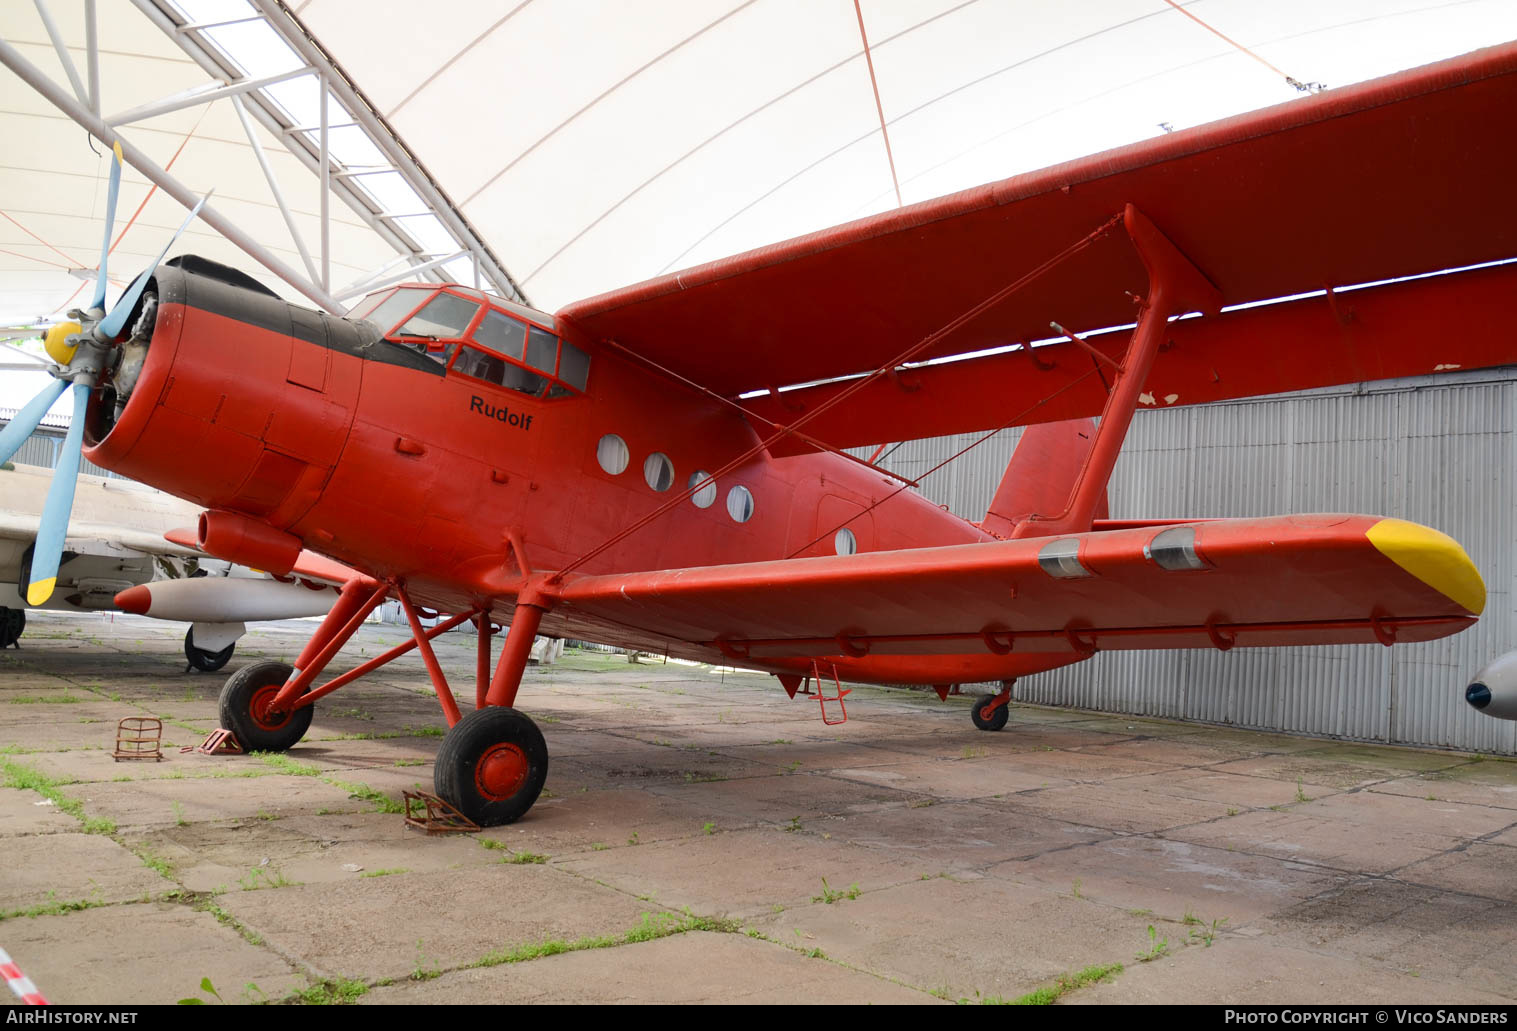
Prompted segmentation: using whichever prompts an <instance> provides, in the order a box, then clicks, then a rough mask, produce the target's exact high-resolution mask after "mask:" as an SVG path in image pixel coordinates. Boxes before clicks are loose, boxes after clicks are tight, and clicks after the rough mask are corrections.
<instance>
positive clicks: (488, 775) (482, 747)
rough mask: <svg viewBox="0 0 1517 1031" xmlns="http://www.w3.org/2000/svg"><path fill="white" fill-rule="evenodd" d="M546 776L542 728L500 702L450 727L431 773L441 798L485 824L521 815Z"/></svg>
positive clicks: (482, 824)
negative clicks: (487, 760)
mask: <svg viewBox="0 0 1517 1031" xmlns="http://www.w3.org/2000/svg"><path fill="white" fill-rule="evenodd" d="M487 758H488V759H491V761H490V762H489V763H488V764H485V760H486V759H487ZM547 779H548V744H547V742H545V741H544V740H543V734H542V731H540V730H538V729H537V724H535V723H533V722H532V720H531V719H530V718H528V717H527V716H526V715H524V714H522V713H520V712H517V711H516V710H515V709H509V708H506V707H505V706H499V705H492V706H489V707H487V708H484V709H476V710H474V711H473V712H471V713H468V714H466V715H465V716H464V718H463V719H461V720H459V721H458V723H457V724H456V725H455V726H454V727H453V729H452V730H450V731H448V734H447V736H446V737H444V738H443V739H442V747H441V748H439V749H438V750H437V765H436V766H435V767H434V768H433V773H432V784H433V788H434V790H436V792H437V795H438V797H439V798H441V799H443V801H445V802H447V803H448V804H450V805H452V806H453V807H454V808H455V809H457V810H458V811H459V812H461V813H463V814H464V815H465V816H467V817H468V818H469V819H471V820H473V821H474V822H475V823H477V824H479V825H480V826H481V827H497V826H499V825H500V824H503V823H512V822H514V821H516V820H519V819H521V817H522V816H523V815H524V814H525V813H526V812H527V810H528V809H531V808H532V803H534V802H536V801H537V796H538V795H539V794H541V792H542V790H543V783H544V782H545V781H546V780H547Z"/></svg>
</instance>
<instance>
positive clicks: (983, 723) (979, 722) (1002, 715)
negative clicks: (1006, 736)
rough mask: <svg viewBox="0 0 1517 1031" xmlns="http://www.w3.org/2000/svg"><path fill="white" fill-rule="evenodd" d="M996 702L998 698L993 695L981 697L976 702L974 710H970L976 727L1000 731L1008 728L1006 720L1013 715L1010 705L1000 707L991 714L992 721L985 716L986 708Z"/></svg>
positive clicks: (970, 715)
mask: <svg viewBox="0 0 1517 1031" xmlns="http://www.w3.org/2000/svg"><path fill="white" fill-rule="evenodd" d="M995 700H996V696H995V695H993V694H987V695H981V696H980V697H978V698H976V699H975V700H974V708H972V709H970V710H969V718H970V719H972V720H974V725H975V726H976V727H979V728H980V729H981V730H1000V729H1001V728H1002V727H1004V726H1006V718H1007V717H1008V716H1009V715H1010V714H1011V713H1010V711H1009V710H1010V709H1011V706H1010V705H1001V706H998V707H997V708H996V710H995V711H994V712H992V713H991V714H990V719H988V720H987V719H986V718H985V716H984V715H983V712H982V710H983V709H984V708H985V706H987V705H989V704H990V703H991V702H993V701H995Z"/></svg>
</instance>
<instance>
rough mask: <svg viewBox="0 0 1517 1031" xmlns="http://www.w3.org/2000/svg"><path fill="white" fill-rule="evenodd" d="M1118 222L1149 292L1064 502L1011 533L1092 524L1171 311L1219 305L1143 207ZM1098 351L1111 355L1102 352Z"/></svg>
mask: <svg viewBox="0 0 1517 1031" xmlns="http://www.w3.org/2000/svg"><path fill="white" fill-rule="evenodd" d="M1122 224H1123V226H1124V227H1125V228H1126V229H1127V235H1128V238H1129V239H1131V240H1132V243H1133V246H1134V247H1135V248H1136V249H1137V251H1138V256H1139V257H1140V258H1141V259H1142V260H1143V266H1144V267H1145V268H1146V269H1147V270H1148V296H1147V297H1146V298H1142V299H1141V300H1139V302H1138V303H1139V308H1140V309H1141V310H1140V313H1139V315H1138V324H1137V326H1136V327H1135V328H1134V329H1133V333H1132V338H1131V340H1130V341H1129V342H1128V345H1127V353H1126V355H1125V356H1124V357H1123V359H1122V361H1121V362H1120V363H1119V364H1117V368H1118V372H1117V374H1116V380H1115V382H1114V383H1113V385H1112V388H1111V391H1110V393H1109V394H1108V396H1107V398H1106V407H1105V409H1103V411H1102V412H1101V423H1100V426H1099V427H1098V428H1097V430H1096V439H1095V440H1094V441H1093V442H1092V444H1091V447H1090V450H1089V451H1088V452H1087V453H1086V456H1085V464H1084V466H1083V467H1082V468H1081V469H1080V474H1079V476H1078V477H1077V478H1076V479H1075V483H1074V486H1073V487H1072V488H1071V490H1070V493H1069V502H1068V504H1067V505H1066V506H1065V508H1064V511H1063V512H1061V513H1059V514H1058V515H1052V516H1042V515H1031V516H1028V517H1027V518H1026V519H1024V520H1022V521H1021V522H1020V523H1018V524H1017V527H1016V529H1015V530H1013V531H1012V537H1013V538H1022V537H1048V536H1054V535H1057V534H1063V533H1083V532H1085V531H1086V530H1089V529H1090V528H1091V525H1092V523H1093V520H1094V519H1095V514H1096V510H1097V508H1098V507H1099V505H1100V503H1101V499H1102V498H1103V497H1104V496H1105V493H1106V484H1107V482H1108V481H1109V480H1110V479H1111V472H1112V469H1113V468H1114V467H1115V466H1116V464H1117V453H1118V452H1119V451H1121V450H1122V441H1123V440H1124V439H1126V437H1127V428H1128V426H1129V425H1130V424H1131V423H1132V416H1133V412H1134V411H1136V410H1137V407H1138V395H1139V394H1140V393H1141V392H1142V391H1143V387H1144V384H1145V382H1146V381H1147V379H1148V372H1149V369H1151V368H1152V367H1153V360H1154V355H1155V354H1157V353H1158V350H1159V345H1160V343H1162V341H1163V338H1164V329H1165V326H1166V325H1167V324H1168V322H1169V317H1170V316H1171V315H1179V314H1183V313H1184V312H1188V311H1201V312H1203V313H1205V314H1208V315H1210V314H1215V313H1216V312H1217V311H1219V310H1220V309H1221V307H1222V295H1221V293H1220V292H1219V291H1218V290H1217V288H1216V286H1214V285H1213V284H1212V282H1211V281H1210V280H1209V279H1207V278H1206V276H1205V275H1203V274H1202V273H1201V271H1200V270H1199V269H1197V268H1196V266H1195V265H1194V264H1193V263H1192V262H1191V260H1190V259H1189V258H1187V257H1186V256H1185V255H1184V254H1182V253H1181V252H1180V250H1179V248H1177V247H1176V246H1175V245H1174V244H1173V243H1171V242H1170V240H1169V238H1168V237H1166V236H1165V235H1164V234H1163V233H1162V232H1160V231H1159V229H1158V227H1157V226H1155V225H1154V224H1153V223H1152V222H1150V221H1149V220H1148V218H1147V216H1145V215H1144V214H1143V213H1142V212H1141V211H1139V210H1138V209H1137V208H1136V207H1134V206H1133V205H1131V204H1129V205H1127V208H1126V210H1125V211H1124V212H1123V214H1122ZM1135 300H1138V299H1135ZM1070 335H1071V337H1072V336H1073V335H1072V334H1070ZM1077 342H1080V343H1083V341H1077ZM1092 350H1094V349H1093V348H1092ZM1102 357H1103V358H1104V359H1105V360H1106V361H1108V362H1111V361H1112V359H1111V358H1109V357H1107V356H1105V355H1102Z"/></svg>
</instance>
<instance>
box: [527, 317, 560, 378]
mask: <svg viewBox="0 0 1517 1031" xmlns="http://www.w3.org/2000/svg"><path fill="white" fill-rule="evenodd" d="M527 364H528V365H530V366H532V367H533V368H534V369H541V370H543V371H544V372H546V373H547V374H548V375H550V376H551V375H553V373H555V372H557V371H558V337H556V336H554V335H553V334H552V333H549V332H548V331H547V330H546V329H539V328H538V327H536V326H533V327H532V332H531V334H530V335H529V336H528V337H527Z"/></svg>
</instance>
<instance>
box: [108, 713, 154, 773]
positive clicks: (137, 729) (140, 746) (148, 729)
mask: <svg viewBox="0 0 1517 1031" xmlns="http://www.w3.org/2000/svg"><path fill="white" fill-rule="evenodd" d="M111 758H113V759H115V760H116V761H117V762H118V763H119V762H121V761H122V760H134V759H151V760H152V761H153V762H155V763H161V762H163V759H164V755H163V721H162V720H160V719H157V718H155V717H152V716H123V717H122V718H121V719H119V720H117V721H116V750H115V751H114V752H112V753H111Z"/></svg>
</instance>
